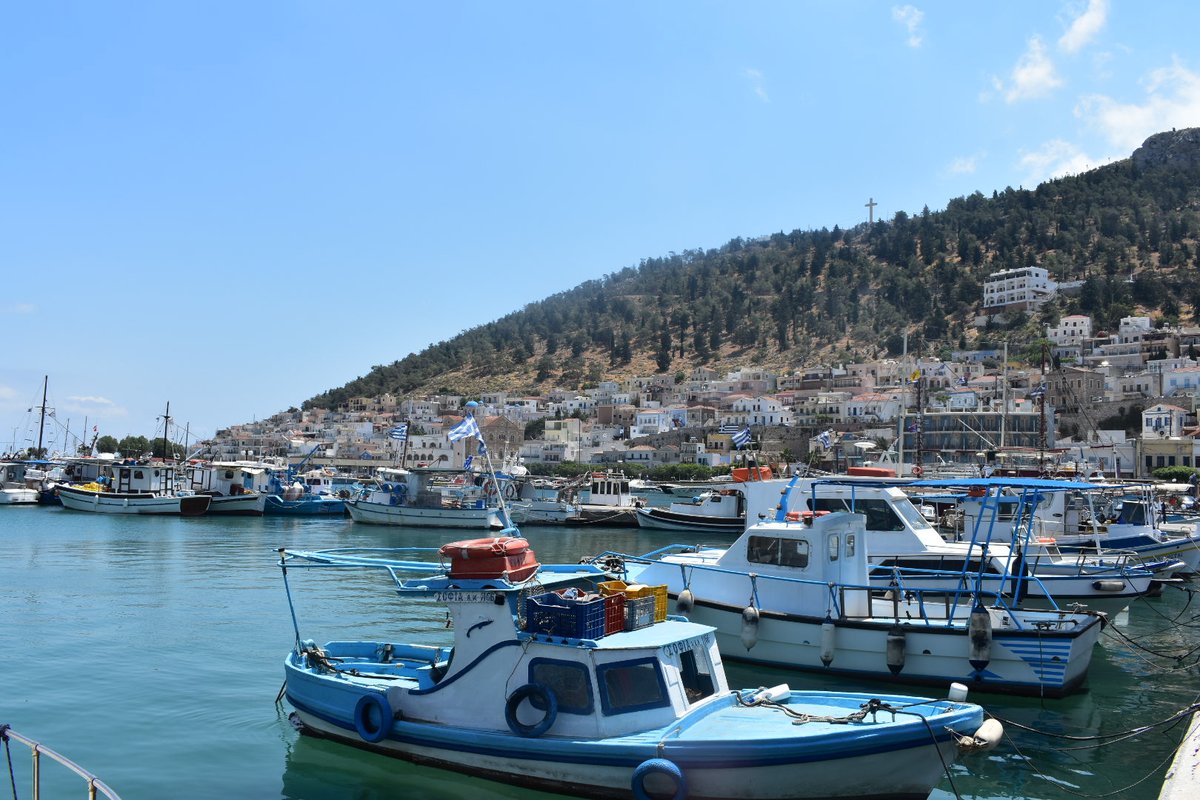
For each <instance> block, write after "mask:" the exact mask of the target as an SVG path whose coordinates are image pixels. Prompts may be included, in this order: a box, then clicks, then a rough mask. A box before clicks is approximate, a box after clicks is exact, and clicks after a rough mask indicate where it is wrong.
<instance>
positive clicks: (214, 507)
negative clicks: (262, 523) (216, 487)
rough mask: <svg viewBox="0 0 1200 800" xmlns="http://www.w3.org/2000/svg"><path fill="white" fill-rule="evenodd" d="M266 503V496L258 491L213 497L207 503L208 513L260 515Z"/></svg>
mask: <svg viewBox="0 0 1200 800" xmlns="http://www.w3.org/2000/svg"><path fill="white" fill-rule="evenodd" d="M266 505H267V496H266V495H265V494H259V493H253V492H251V493H247V494H238V495H225V496H222V497H214V498H212V500H211V501H209V504H208V513H209V514H220V515H222V516H226V515H227V516H240V517H261V516H262V515H263V510H264V509H265V508H266Z"/></svg>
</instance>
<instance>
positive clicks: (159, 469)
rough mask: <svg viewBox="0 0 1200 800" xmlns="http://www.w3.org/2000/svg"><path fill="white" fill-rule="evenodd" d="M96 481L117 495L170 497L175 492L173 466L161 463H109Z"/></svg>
mask: <svg viewBox="0 0 1200 800" xmlns="http://www.w3.org/2000/svg"><path fill="white" fill-rule="evenodd" d="M97 480H98V482H99V483H103V484H104V485H105V486H106V487H107V488H108V490H109V491H112V492H117V493H118V494H156V495H170V494H174V492H175V465H174V464H167V463H164V462H161V461H149V462H145V463H141V462H134V463H124V462H118V463H110V464H108V466H107V467H106V468H105V470H104V474H103V475H101V476H100V478H98V479H97Z"/></svg>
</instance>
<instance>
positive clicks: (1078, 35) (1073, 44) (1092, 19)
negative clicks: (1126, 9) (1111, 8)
mask: <svg viewBox="0 0 1200 800" xmlns="http://www.w3.org/2000/svg"><path fill="white" fill-rule="evenodd" d="M1107 23H1108V0H1088V4H1087V8H1085V9H1083V11H1082V13H1080V14H1079V16H1077V17H1075V19H1074V20H1072V21H1071V25H1070V27H1069V28H1067V32H1066V33H1064V34H1063V35H1062V38H1060V39H1059V40H1058V46H1059V47H1060V48H1061V49H1062V50H1064V51H1066V52H1068V53H1078V52H1079V51H1080V50H1081V49H1083V48H1084V47H1086V46H1087V45H1088V44H1089V43H1091V41H1092V40H1093V39H1095V38H1096V35H1097V34H1099V33H1100V31H1102V30H1103V29H1104V26H1105V25H1106V24H1107Z"/></svg>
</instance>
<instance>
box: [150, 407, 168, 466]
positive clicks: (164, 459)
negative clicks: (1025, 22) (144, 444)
mask: <svg viewBox="0 0 1200 800" xmlns="http://www.w3.org/2000/svg"><path fill="white" fill-rule="evenodd" d="M170 424H171V401H170V400H168V401H167V410H166V412H165V413H164V414H163V461H166V460H167V427H168V426H169V425H170ZM151 455H154V454H153V453H151Z"/></svg>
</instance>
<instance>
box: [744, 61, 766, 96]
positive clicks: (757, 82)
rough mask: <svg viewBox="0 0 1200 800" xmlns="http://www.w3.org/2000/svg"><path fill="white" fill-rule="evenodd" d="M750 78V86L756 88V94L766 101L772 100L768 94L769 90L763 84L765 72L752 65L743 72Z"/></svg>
mask: <svg viewBox="0 0 1200 800" xmlns="http://www.w3.org/2000/svg"><path fill="white" fill-rule="evenodd" d="M742 74H744V75H745V76H746V77H747V78H749V80H750V87H751V88H752V89H753V90H754V94H755V96H757V97H758V99H759V100H762V101H763V102H764V103H769V102H771V98H770V97H768V96H767V90H766V88H765V87H764V86H763V74H762V73H761V72H760V71H758V70H756V69H753V68H751V67H748V68H746V69H745V70H744V71H743V73H742Z"/></svg>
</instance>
